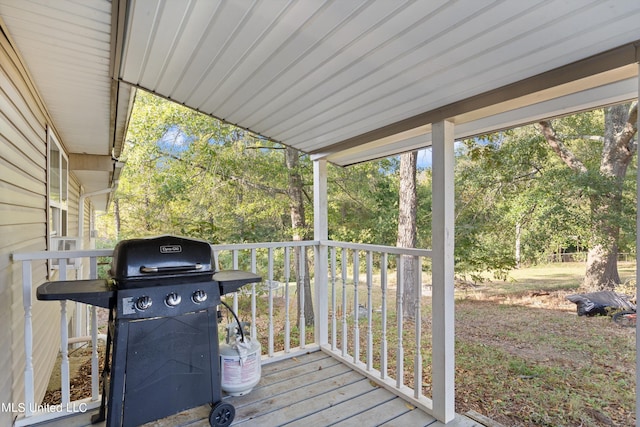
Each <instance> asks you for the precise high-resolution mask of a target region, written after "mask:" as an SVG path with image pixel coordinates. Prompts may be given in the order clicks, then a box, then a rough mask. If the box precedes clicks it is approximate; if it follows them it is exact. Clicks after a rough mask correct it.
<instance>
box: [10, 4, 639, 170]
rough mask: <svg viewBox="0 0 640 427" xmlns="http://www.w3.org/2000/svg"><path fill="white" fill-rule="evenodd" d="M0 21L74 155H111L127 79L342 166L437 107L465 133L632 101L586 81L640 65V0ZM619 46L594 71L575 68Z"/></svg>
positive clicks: (15, 11)
mask: <svg viewBox="0 0 640 427" xmlns="http://www.w3.org/2000/svg"><path fill="white" fill-rule="evenodd" d="M114 10H115V11H119V14H118V16H116V17H114V19H113V20H112V17H111V14H112V13H113V11H114ZM0 16H1V17H2V19H3V21H4V22H5V25H6V27H7V28H8V30H9V33H10V35H11V37H12V39H13V40H15V42H16V45H17V46H18V48H19V51H20V53H21V55H22V56H23V58H24V60H25V63H26V65H27V67H28V69H29V70H30V72H31V73H32V75H33V78H34V81H35V83H36V86H37V87H38V90H39V91H40V93H41V94H42V97H43V98H44V100H45V103H46V105H47V108H48V109H49V111H50V114H51V115H52V117H53V119H54V122H55V126H56V129H58V131H59V133H60V137H61V139H62V140H63V141H64V144H65V146H66V147H67V148H68V149H69V151H71V152H80V153H82V152H84V153H91V154H108V153H110V152H111V150H112V149H113V148H114V147H115V148H116V151H118V152H119V149H117V148H118V147H120V146H121V143H122V141H121V140H120V139H122V136H114V135H122V134H123V129H124V123H125V121H126V120H125V119H126V109H127V104H128V103H127V102H124V100H127V99H129V93H128V91H127V88H128V87H138V88H143V89H145V90H148V91H150V92H153V93H156V94H158V95H160V96H163V97H165V98H168V99H171V100H174V101H176V102H179V103H181V104H184V105H187V106H189V107H191V108H193V109H196V110H198V111H201V112H203V113H205V114H209V115H211V116H214V117H217V118H220V119H223V120H225V121H227V122H229V123H233V124H236V125H238V126H241V127H243V128H245V129H250V130H252V131H254V132H256V133H258V134H261V135H263V136H265V137H267V138H270V139H272V140H275V141H280V142H282V143H284V144H287V145H289V146H293V147H295V148H298V149H300V150H302V151H305V152H309V153H312V154H314V156H315V157H318V156H324V157H325V158H327V159H330V160H331V161H333V162H335V163H337V164H344V165H346V164H351V163H357V162H360V161H365V160H368V159H371V158H375V157H380V156H385V155H390V154H395V153H398V152H401V151H403V150H404V149H407V150H408V149H414V148H416V147H417V148H419V147H422V146H426V145H429V144H430V137H429V135H428V129H429V126H430V123H431V122H430V121H429V120H431V118H434V117H435V118H437V119H442V118H443V117H445V116H442V114H440V112H443V111H446V112H447V114H449V115H447V116H446V118H447V119H449V120H452V121H453V122H454V123H456V126H457V127H461V129H463V130H464V133H465V135H467V134H473V132H474V131H477V132H487V131H488V129H489V128H491V127H494V128H495V129H501V128H502V127H503V126H506V125H517V124H520V123H525V122H526V121H527V120H531V118H532V117H533V116H537V115H538V111H539V110H540V108H542V107H543V106H549V107H550V108H551V107H552V104H551V103H550V102H552V101H553V99H554V96H557V97H562V101H561V102H560V103H559V104H558V105H560V104H561V105H562V106H561V107H560V106H559V107H558V108H557V110H553V111H562V112H566V111H568V110H571V108H572V107H571V103H573V102H575V105H576V107H575V108H577V109H578V108H583V107H584V106H585V105H590V106H599V105H604V104H606V103H608V102H610V101H611V100H612V99H616V100H620V99H622V100H625V99H631V98H633V97H637V91H635V92H634V93H626V92H625V93H624V94H623V93H619V92H616V93H615V94H609V95H607V94H604V91H602V90H592V89H597V88H598V87H618V86H606V85H613V84H615V83H616V82H620V81H626V80H628V79H631V80H629V81H633V79H634V78H637V77H636V76H637V66H636V67H635V68H633V71H632V75H631V76H630V75H629V73H628V72H626V74H624V73H623V74H620V73H618V74H616V73H606V71H610V70H612V69H614V68H620V67H624V66H627V65H630V64H635V62H637V59H636V58H635V56H634V55H635V54H629V52H628V51H629V50H631V51H634V49H637V43H638V42H639V41H640V25H638V22H640V2H638V1H637V0H529V1H510V0H429V1H424V0H391V1H386V0H376V1H373V0H295V1H294V0H233V1H228V0H111V1H110V0H82V1H80V0H57V1H49V0H21V1H18V0H0ZM114 22H115V23H116V25H117V26H116V27H115V28H114V29H112V28H111V25H112V23H114ZM114 41H115V43H114ZM634 43H635V45H634ZM621 48H627V49H626V50H625V51H624V52H622V53H620V55H621V56H622V57H623V58H622V59H621V57H618V58H617V59H616V58H614V60H612V61H611V62H610V63H609V62H607V65H605V66H604V68H603V69H597V68H598V67H594V69H593V71H590V73H592V74H594V77H597V78H594V79H585V78H584V77H587V76H586V75H582V74H581V73H580V71H579V68H576V67H573V68H571V65H572V64H573V63H581V62H582V61H585V60H588V59H589V58H591V57H594V56H597V58H599V57H600V56H601V55H606V52H607V51H609V50H612V49H614V50H615V49H621ZM112 53H115V57H111V55H112ZM630 58H631V59H630ZM605 60H607V61H608V59H606V58H605ZM112 65H115V67H117V69H115V70H113V71H111V70H112V68H111V66H112ZM567 67H569V68H570V69H571V71H570V72H571V73H574V74H575V76H574V75H567V79H566V80H567V81H560V82H555V81H549V83H548V84H547V85H545V82H544V79H545V78H546V77H545V76H546V75H547V74H548V73H549V72H554V71H556V72H557V71H558V70H564V69H565V68H567ZM607 67H608V68H607ZM627 71H628V70H627ZM111 72H113V73H115V75H111V74H110V73H111ZM535 78H538V80H536V81H535V84H534V85H533V86H536V87H537V89H534V88H533V86H532V88H531V91H530V92H527V88H526V85H527V84H529V83H524V84H523V83H522V82H528V81H529V80H530V79H535ZM554 78H556V80H557V73H556V75H555V77H554ZM572 79H573V80H575V84H573V85H566V83H568V82H569V81H572ZM561 80H562V79H561ZM114 81H117V82H118V83H119V85H118V86H117V87H118V88H119V90H114ZM518 84H520V86H518V88H517V90H516V91H514V93H513V94H511V93H510V92H509V93H508V94H507V95H505V96H504V97H500V96H498V97H497V100H496V101H495V102H494V101H491V102H494V104H492V105H487V102H485V101H483V100H492V99H493V98H494V97H496V92H502V89H503V88H509V87H511V86H513V85H518ZM554 85H561V86H562V88H561V90H556V89H557V88H556V89H554ZM628 86H629V84H625V85H624V87H628ZM536 91H540V93H536ZM581 92H584V93H583V94H581ZM505 93H507V92H505ZM485 95H486V97H485ZM524 95H529V96H528V97H524ZM574 95H575V97H574ZM509 97H514V98H517V99H516V100H515V102H506V101H509ZM479 99H480V100H479ZM470 101H472V102H470ZM476 104H477V106H476ZM534 105H536V107H535V108H529V107H532V106H534ZM114 106H116V107H114ZM452 106H453V107H452ZM532 111H536V114H532V113H531V112H532ZM123 114H124V119H123ZM116 121H118V122H117V123H116ZM412 126H413V128H412ZM489 130H490V129H489ZM394 132H395V133H398V134H399V135H397V136H394V135H393V133H394ZM403 135H411V137H410V138H405V137H404V136H403ZM422 135H424V137H422ZM115 139H119V141H115ZM403 141H404V142H403ZM422 141H424V142H422ZM374 148H375V149H374ZM341 151H343V153H341ZM372 156H373V157H372Z"/></svg>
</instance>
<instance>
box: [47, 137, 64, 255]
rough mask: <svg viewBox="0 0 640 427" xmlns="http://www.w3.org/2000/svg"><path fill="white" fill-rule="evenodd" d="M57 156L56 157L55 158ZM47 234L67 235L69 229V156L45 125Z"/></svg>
mask: <svg viewBox="0 0 640 427" xmlns="http://www.w3.org/2000/svg"><path fill="white" fill-rule="evenodd" d="M56 157H57V158H56ZM47 216H48V218H47V219H48V220H47V236H48V240H49V247H50V248H51V249H52V250H56V248H55V247H54V246H55V245H53V244H52V239H54V238H58V237H65V236H68V231H69V157H68V156H67V154H66V153H65V151H64V149H63V148H62V144H60V142H59V141H58V138H57V137H56V136H55V134H54V133H53V131H52V130H51V128H50V127H47Z"/></svg>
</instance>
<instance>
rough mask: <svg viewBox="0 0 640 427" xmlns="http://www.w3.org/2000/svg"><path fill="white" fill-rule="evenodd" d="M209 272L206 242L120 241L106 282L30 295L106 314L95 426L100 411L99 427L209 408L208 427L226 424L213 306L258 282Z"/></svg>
mask: <svg viewBox="0 0 640 427" xmlns="http://www.w3.org/2000/svg"><path fill="white" fill-rule="evenodd" d="M214 270H215V268H214V262H213V256H212V251H211V246H210V245H209V244H208V243H206V242H202V241H198V240H192V239H186V238H181V237H176V236H160V237H156V238H149V239H134V240H125V241H122V242H120V243H119V244H118V245H117V246H116V248H115V251H114V255H113V262H112V266H111V271H110V274H111V277H112V280H111V281H106V280H79V281H67V282H49V283H45V284H44V285H42V286H40V287H39V288H38V292H37V295H38V299H43V300H64V299H68V300H73V301H78V302H84V303H88V304H92V305H97V306H100V307H106V308H109V313H110V314H109V333H108V335H107V346H106V353H107V357H106V361H105V368H104V371H103V378H104V382H103V384H104V386H103V393H102V396H103V404H102V405H101V409H100V413H99V414H98V415H97V416H96V417H95V418H94V421H95V422H98V421H102V420H104V419H105V412H106V420H107V426H121V425H122V426H125V427H128V426H137V425H140V424H143V423H145V422H148V421H152V420H156V419H160V418H164V417H166V416H169V415H172V414H176V413H178V412H180V411H183V410H185V409H189V408H193V407H196V406H200V405H203V404H206V403H211V404H212V405H213V409H212V411H211V415H210V418H209V421H210V424H211V425H212V426H228V425H229V424H231V421H232V420H233V417H234V415H235V410H234V408H233V406H232V405H230V404H228V403H225V402H222V401H221V400H222V392H221V390H220V368H219V366H220V361H219V351H218V311H217V306H218V304H220V296H221V295H224V294H226V293H229V292H235V291H237V290H238V289H239V288H240V287H241V286H242V285H245V284H247V283H253V282H258V281H260V280H261V278H260V277H259V276H257V275H255V274H253V273H248V272H244V271H237V270H231V271H220V272H215V271H214ZM112 343H113V351H112V350H111V344H112ZM109 356H110V357H109ZM109 359H111V360H110V361H109ZM107 384H109V387H108V391H107V390H106V385H107ZM107 395H108V397H107Z"/></svg>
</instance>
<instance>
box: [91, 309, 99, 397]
mask: <svg viewBox="0 0 640 427" xmlns="http://www.w3.org/2000/svg"><path fill="white" fill-rule="evenodd" d="M99 384H100V368H99V358H98V308H97V307H96V306H95V305H92V306H91V400H92V401H94V402H95V401H97V400H98V399H99V395H100V391H99V388H100V386H99Z"/></svg>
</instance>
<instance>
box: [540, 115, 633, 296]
mask: <svg viewBox="0 0 640 427" xmlns="http://www.w3.org/2000/svg"><path fill="white" fill-rule="evenodd" d="M604 111H605V113H604V145H603V147H602V157H601V160H600V169H599V173H600V175H601V176H602V177H604V178H606V179H608V180H610V184H609V185H607V190H605V191H603V192H597V193H596V194H593V195H592V196H591V197H590V200H589V202H590V209H591V219H592V226H591V238H590V244H589V252H588V255H587V264H586V271H585V277H584V282H583V288H585V289H586V290H588V291H596V290H604V289H613V287H614V286H615V285H616V284H618V283H620V276H619V274H618V238H619V236H620V226H619V225H618V218H620V216H621V215H622V187H623V182H624V177H625V174H626V173H627V167H628V166H629V163H630V162H631V159H632V158H633V156H634V154H635V152H636V150H637V144H636V143H635V141H634V140H633V137H634V135H635V134H636V133H637V130H638V129H637V120H638V105H637V103H634V104H632V105H631V106H629V105H616V106H613V107H609V108H606V109H605V110H604ZM540 125H541V127H542V132H543V134H544V136H545V138H546V139H547V141H548V142H549V144H550V146H551V147H552V149H553V150H554V151H555V152H556V153H557V154H558V155H559V156H560V158H561V159H562V160H563V161H564V162H565V163H566V164H567V165H568V166H569V167H571V168H572V169H574V170H576V171H577V172H579V173H582V174H586V173H588V171H587V168H586V167H585V166H584V164H583V163H582V162H580V160H578V159H577V157H576V156H575V155H574V154H573V153H571V152H570V151H569V150H568V149H567V148H566V147H565V146H564V144H563V143H562V141H561V140H560V139H559V138H558V136H557V135H556V133H555V131H554V130H553V128H552V127H551V123H550V122H548V121H543V122H540Z"/></svg>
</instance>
